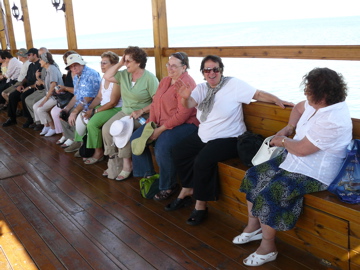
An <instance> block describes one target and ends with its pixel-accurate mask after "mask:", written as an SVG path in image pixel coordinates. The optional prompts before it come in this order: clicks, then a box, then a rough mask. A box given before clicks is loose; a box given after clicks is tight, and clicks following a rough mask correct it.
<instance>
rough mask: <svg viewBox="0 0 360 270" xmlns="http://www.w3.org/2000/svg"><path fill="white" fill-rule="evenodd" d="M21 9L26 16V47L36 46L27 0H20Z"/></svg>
mask: <svg viewBox="0 0 360 270" xmlns="http://www.w3.org/2000/svg"><path fill="white" fill-rule="evenodd" d="M20 3H21V9H22V12H23V16H24V32H25V39H26V48H28V49H30V48H33V47H34V43H33V39H32V34H31V25H30V16H29V9H28V5H27V0H20Z"/></svg>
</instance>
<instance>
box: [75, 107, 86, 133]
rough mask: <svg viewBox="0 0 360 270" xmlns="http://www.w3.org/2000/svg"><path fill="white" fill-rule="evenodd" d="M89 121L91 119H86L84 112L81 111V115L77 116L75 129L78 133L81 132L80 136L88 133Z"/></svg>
mask: <svg viewBox="0 0 360 270" xmlns="http://www.w3.org/2000/svg"><path fill="white" fill-rule="evenodd" d="M88 122H89V119H85V118H84V113H83V112H81V113H79V115H78V116H77V117H76V121H75V129H76V132H77V134H79V135H80V136H84V135H85V133H86V125H87V123H88Z"/></svg>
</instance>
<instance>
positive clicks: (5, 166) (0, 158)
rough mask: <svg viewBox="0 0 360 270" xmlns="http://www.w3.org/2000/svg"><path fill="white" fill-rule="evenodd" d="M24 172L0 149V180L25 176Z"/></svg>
mask: <svg viewBox="0 0 360 270" xmlns="http://www.w3.org/2000/svg"><path fill="white" fill-rule="evenodd" d="M25 173H26V171H25V170H24V169H23V168H22V167H21V166H20V165H19V164H18V163H17V162H16V161H15V160H14V159H12V158H11V157H10V156H8V155H6V154H5V153H4V152H3V151H2V149H0V179H6V178H9V177H11V176H16V175H21V174H25Z"/></svg>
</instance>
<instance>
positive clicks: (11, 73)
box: [0, 51, 22, 105]
mask: <svg viewBox="0 0 360 270" xmlns="http://www.w3.org/2000/svg"><path fill="white" fill-rule="evenodd" d="M0 56H1V58H2V60H4V62H5V63H6V65H7V69H6V72H5V74H2V75H1V76H0V78H1V79H3V78H4V79H5V80H6V81H5V83H4V84H1V86H0V93H2V92H3V91H4V90H5V89H7V88H8V87H10V86H12V85H14V84H15V83H16V82H17V80H18V77H19V74H20V70H21V66H22V63H21V62H20V61H19V60H18V59H17V58H15V57H13V56H12V54H11V53H10V52H8V51H2V52H1V55H0ZM5 103H6V100H5V99H4V98H3V97H2V95H1V96H0V104H1V105H5Z"/></svg>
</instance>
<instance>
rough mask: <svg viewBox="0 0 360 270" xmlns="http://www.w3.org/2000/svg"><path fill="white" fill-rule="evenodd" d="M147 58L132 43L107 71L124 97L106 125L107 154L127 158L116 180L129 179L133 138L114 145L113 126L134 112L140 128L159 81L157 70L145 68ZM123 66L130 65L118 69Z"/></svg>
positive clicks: (105, 150) (136, 123)
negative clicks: (140, 121)
mask: <svg viewBox="0 0 360 270" xmlns="http://www.w3.org/2000/svg"><path fill="white" fill-rule="evenodd" d="M146 62H147V54H146V52H145V51H144V50H142V49H140V48H139V47H136V46H134V47H132V46H130V47H128V48H127V49H125V52H124V55H123V57H122V58H121V60H120V62H119V63H118V64H116V65H114V66H112V67H110V68H109V70H108V71H106V72H105V74H104V78H105V80H108V81H110V82H113V83H117V84H120V91H121V98H122V100H123V106H122V110H121V112H118V113H117V114H115V115H114V116H113V117H112V118H110V120H109V121H107V122H106V124H105V125H104V126H103V129H102V135H103V140H104V148H105V149H104V155H108V156H109V157H110V159H111V158H114V157H115V156H116V155H118V157H119V158H122V159H123V169H122V171H121V172H120V174H119V176H118V177H116V180H125V179H127V178H128V177H129V176H130V174H131V172H132V161H131V146H130V142H127V143H126V145H125V146H124V147H122V148H117V147H116V146H114V144H113V137H112V136H111V134H110V127H111V125H112V123H113V122H115V121H116V120H119V119H121V118H123V117H125V116H130V117H131V118H133V119H134V129H137V128H139V127H140V126H141V124H140V123H139V121H138V118H139V117H140V116H142V115H143V117H145V118H147V116H148V113H149V111H150V104H151V102H152V97H153V95H154V94H155V92H156V89H157V87H158V85H159V81H158V79H157V78H156V77H155V75H154V74H152V73H151V72H149V71H147V70H146V69H145V67H146ZM123 66H126V69H124V70H120V71H118V70H119V69H120V68H121V67H123ZM103 175H104V176H106V175H107V172H106V171H105V172H104V174H103Z"/></svg>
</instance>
